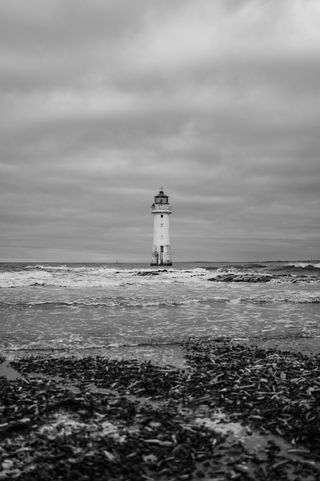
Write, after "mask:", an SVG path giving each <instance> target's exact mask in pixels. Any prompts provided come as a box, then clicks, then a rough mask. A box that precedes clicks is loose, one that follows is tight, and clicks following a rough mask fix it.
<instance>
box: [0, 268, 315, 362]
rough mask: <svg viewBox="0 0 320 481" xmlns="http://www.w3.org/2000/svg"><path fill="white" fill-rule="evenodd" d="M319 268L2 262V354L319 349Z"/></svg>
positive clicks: (169, 357) (169, 355)
mask: <svg viewBox="0 0 320 481" xmlns="http://www.w3.org/2000/svg"><path fill="white" fill-rule="evenodd" d="M319 307H320V261H319V260H312V261H303V262H302V261H292V262H288V261H286V262H280V261H277V262H257V263H249V262H247V263H240V262H238V263H233V262H188V263H176V264H174V265H173V266H172V267H160V266H159V267H150V266H149V265H148V264H122V263H115V264H105V263H94V264H92V263H72V264H71V263H70V264H69V263H41V264H39V263H38V264H37V263H17V262H13V263H0V354H2V355H3V356H4V357H6V358H9V359H12V358H14V357H17V356H26V355H44V356H60V355H62V356H85V355H103V356H105V355H109V356H110V357H116V358H117V357H119V356H129V357H130V356H132V357H138V358H139V356H140V357H142V358H143V359H149V360H150V359H151V360H152V359H154V358H156V357H157V358H158V359H157V360H158V361H159V362H169V363H170V362H171V363H172V364H179V363H180V364H181V363H183V360H182V354H181V352H180V350H179V346H180V345H181V344H183V343H184V342H185V341H187V340H188V339H190V338H197V339H198V338H210V339H232V340H240V341H241V340H244V341H246V340H260V341H261V340H273V341H275V340H279V339H282V340H283V339H291V340H297V339H298V340H299V339H300V340H301V339H309V340H310V341H312V343H313V345H315V344H319V345H320V309H319Z"/></svg>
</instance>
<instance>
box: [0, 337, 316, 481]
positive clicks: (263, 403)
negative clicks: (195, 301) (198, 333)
mask: <svg viewBox="0 0 320 481" xmlns="http://www.w3.org/2000/svg"><path fill="white" fill-rule="evenodd" d="M289 344H290V343H289ZM289 344H288V342H287V345H286V347H288V346H289V348H290V350H286V351H281V350H279V349H276V348H275V347H273V348H270V346H268V345H264V346H263V348H262V346H255V345H253V344H252V343H251V344H250V343H248V342H246V341H240V340H239V341H235V340H233V341H226V340H220V341H217V340H216V341H212V340H210V339H193V340H190V341H189V342H186V343H185V344H184V345H182V346H178V348H177V349H178V350H179V356H180V357H179V359H180V360H181V359H182V358H183V362H182V361H181V365H178V363H176V364H175V365H165V363H163V362H160V363H158V365H156V364H154V363H151V362H150V361H145V360H144V359H143V355H141V356H140V357H139V356H138V359H133V357H130V358H127V359H121V356H120V353H119V355H118V354H117V355H115V356H113V358H112V357H110V356H109V357H106V356H103V357H102V356H86V357H82V358H81V357H78V358H76V357H74V358H70V357H59V358H57V357H48V358H44V357H43V356H37V357H31V356H28V357H25V358H20V359H16V360H14V361H12V362H9V361H5V362H4V363H3V364H2V365H1V366H0V389H1V396H0V399H1V401H0V412H1V418H0V419H1V421H0V439H1V441H0V457H1V460H0V479H10V480H11V479H17V480H20V481H31V480H32V481H37V480H43V481H44V480H58V479H61V480H71V479H79V481H83V480H102V479H104V480H105V479H108V480H109V479H110V480H123V481H125V480H146V481H148V480H149V481H150V480H196V479H205V480H213V479H214V480H216V481H217V480H220V481H222V480H225V479H228V480H229V479H230V480H234V479H237V480H281V479H290V480H296V481H298V480H303V481H305V480H310V481H311V480H314V479H320V454H319V452H320V449H319V448H320V424H319V421H320V410H319V405H320V403H319V401H320V363H319V361H320V357H319V355H318V354H313V355H312V354H311V352H312V349H311V347H312V346H310V345H309V351H308V349H306V345H303V346H302V345H301V346H302V347H301V349H299V348H297V346H296V345H294V344H292V345H291V346H290V345H289ZM305 344H306V343H305ZM284 345H285V344H284ZM164 349H165V348H164ZM170 349H173V348H172V346H171V347H170ZM148 352H149V351H148ZM302 352H307V353H308V355H305V354H303V353H302ZM181 353H182V354H183V356H181ZM162 359H166V358H165V357H162ZM172 359H175V356H173V357H172Z"/></svg>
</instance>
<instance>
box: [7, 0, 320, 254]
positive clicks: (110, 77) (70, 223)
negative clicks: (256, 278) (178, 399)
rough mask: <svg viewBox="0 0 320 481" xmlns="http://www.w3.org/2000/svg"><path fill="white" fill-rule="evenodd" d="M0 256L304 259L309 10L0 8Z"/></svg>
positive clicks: (44, 1) (246, 5) (312, 59)
mask: <svg viewBox="0 0 320 481" xmlns="http://www.w3.org/2000/svg"><path fill="white" fill-rule="evenodd" d="M0 45H1V47H0V49H1V55H0V105H1V113H2V115H1V124H0V202H1V206H2V208H1V212H0V228H1V229H0V245H1V251H0V260H39V261H41V260H57V261H59V260H63V261H68V260H70V261H77V260H79V261H94V260H97V261H113V260H115V259H117V260H124V261H129V260H132V261H135V260H139V261H146V262H148V261H149V260H150V259H149V258H150V255H151V254H150V252H151V242H152V219H151V215H150V210H149V208H150V204H151V203H152V198H153V196H154V195H155V194H156V193H157V190H158V188H159V187H160V186H161V185H164V186H165V190H166V192H167V193H168V194H169V195H170V200H171V201H172V203H173V206H174V214H173V215H172V244H173V252H174V257H175V259H176V260H256V259H294V258H295V259H298V258H300V259H307V258H309V259H312V258H314V259H316V258H319V257H320V252H319V250H320V249H319V246H320V242H319V241H320V232H319V212H320V197H319V184H320V160H319V154H320V136H319V125H320V95H319V94H320V83H319V78H320V62H319V58H320V5H319V2H318V1H317V0H280V1H279V0H270V1H268V2H265V1H263V0H261V1H253V0H215V1H212V0H200V1H198V2H193V1H191V0H190V1H186V0H178V1H176V2H172V1H169V0H164V1H162V2H150V0H134V1H128V0H127V1H125V0H117V1H105V0H90V1H89V0H82V1H81V2H79V1H78V0H68V1H65V0H29V1H28V2H20V1H18V0H10V1H9V0H4V1H3V2H0Z"/></svg>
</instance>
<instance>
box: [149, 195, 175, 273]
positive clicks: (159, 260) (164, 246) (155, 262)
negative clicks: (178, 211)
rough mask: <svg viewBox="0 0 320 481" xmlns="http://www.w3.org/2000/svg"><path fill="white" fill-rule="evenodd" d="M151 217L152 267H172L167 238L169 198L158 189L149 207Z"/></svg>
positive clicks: (169, 209) (168, 239) (169, 210)
mask: <svg viewBox="0 0 320 481" xmlns="http://www.w3.org/2000/svg"><path fill="white" fill-rule="evenodd" d="M151 209H152V215H153V248H152V261H151V265H152V266H172V259H171V246H170V237H169V215H170V214H171V212H172V211H171V206H170V204H169V197H168V196H167V195H165V193H164V192H163V187H161V188H160V191H159V194H158V195H156V196H155V198H154V203H153V204H152V206H151Z"/></svg>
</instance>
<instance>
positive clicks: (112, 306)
mask: <svg viewBox="0 0 320 481" xmlns="http://www.w3.org/2000/svg"><path fill="white" fill-rule="evenodd" d="M276 303H287V304H320V295H319V294H317V293H309V292H305V293H300V292H293V293H290V294H287V295H283V294H280V293H278V294H277V293H273V294H272V295H261V294H257V295H255V296H239V297H232V296H230V297H226V296H202V297H198V298H193V299H186V298H183V297H176V298H173V299H170V298H168V299H164V298H143V297H110V298H97V299H72V300H58V301H57V300H53V301H50V300H46V299H45V300H33V301H11V302H0V310H8V309H9V310H10V309H18V310H20V309H41V310H47V311H54V310H56V309H107V310H119V309H122V310H128V309H130V310H132V309H137V310H141V309H153V308H157V309H162V308H163V309H174V308H185V309H187V310H188V309H189V308H192V306H196V305H198V306H199V308H200V307H201V306H206V307H211V308H213V309H214V307H215V306H218V305H223V304H225V305H230V306H236V305H238V304H248V305H249V304H255V305H264V304H276ZM186 312H188V311H186Z"/></svg>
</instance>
